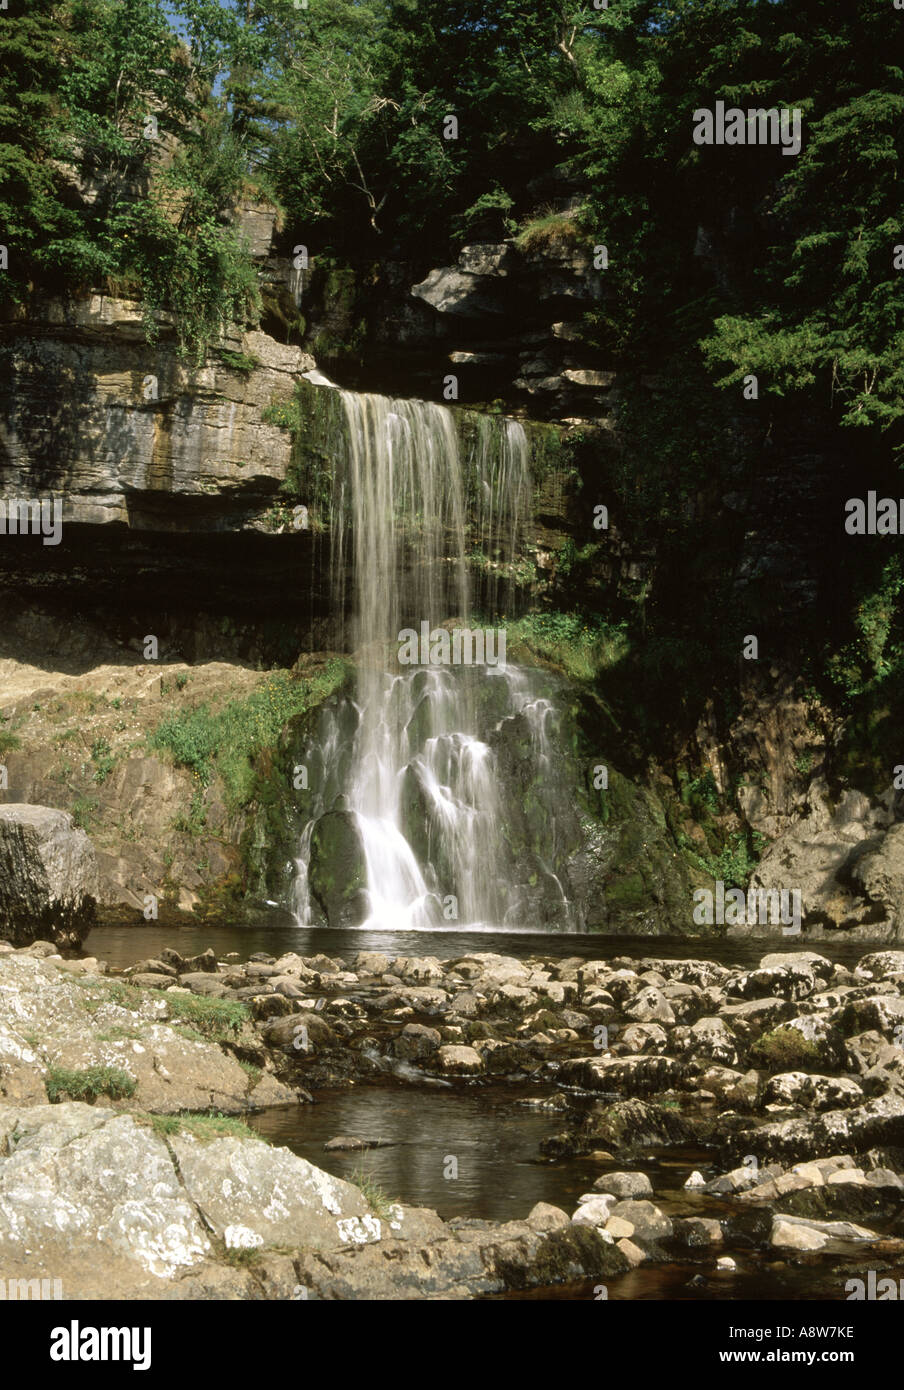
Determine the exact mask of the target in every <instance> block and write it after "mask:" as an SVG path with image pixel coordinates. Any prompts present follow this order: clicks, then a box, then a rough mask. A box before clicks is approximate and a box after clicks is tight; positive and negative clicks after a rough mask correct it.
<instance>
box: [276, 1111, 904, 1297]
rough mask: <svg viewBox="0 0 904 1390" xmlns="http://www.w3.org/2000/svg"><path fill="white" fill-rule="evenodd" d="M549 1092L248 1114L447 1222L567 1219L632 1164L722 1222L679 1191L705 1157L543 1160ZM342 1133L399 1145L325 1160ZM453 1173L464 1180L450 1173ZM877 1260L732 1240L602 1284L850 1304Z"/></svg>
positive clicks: (328, 1163)
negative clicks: (722, 1260)
mask: <svg viewBox="0 0 904 1390" xmlns="http://www.w3.org/2000/svg"><path fill="white" fill-rule="evenodd" d="M553 1094H554V1092H553V1091H551V1090H544V1089H543V1088H542V1087H536V1086H531V1085H529V1084H528V1085H526V1086H514V1085H503V1084H501V1083H498V1084H493V1085H484V1086H473V1087H471V1088H469V1089H467V1090H459V1089H456V1090H453V1089H442V1090H437V1091H433V1092H425V1091H424V1090H423V1089H414V1088H408V1087H406V1088H401V1087H394V1088H387V1087H379V1088H375V1087H369V1088H367V1089H366V1090H355V1091H342V1092H321V1093H319V1097H318V1104H316V1105H305V1106H301V1107H295V1106H291V1107H286V1106H281V1107H279V1108H274V1109H272V1110H266V1111H261V1112H259V1113H258V1114H256V1115H252V1116H249V1123H250V1124H251V1125H252V1126H253V1127H254V1128H255V1129H256V1130H257V1131H258V1132H259V1133H260V1134H262V1135H264V1136H266V1138H268V1139H269V1140H270V1141H271V1142H273V1143H276V1144H282V1145H285V1146H286V1147H287V1148H289V1149H291V1150H292V1151H293V1152H294V1153H297V1154H299V1155H300V1156H301V1157H303V1158H306V1159H308V1160H309V1162H311V1163H314V1164H316V1165H317V1166H318V1167H319V1168H324V1169H326V1171H327V1172H329V1173H333V1174H334V1175H335V1176H337V1177H341V1178H346V1179H350V1180H352V1181H360V1180H361V1178H362V1177H367V1178H368V1179H369V1180H370V1182H372V1183H373V1184H375V1185H376V1186H378V1187H379V1188H380V1189H381V1190H382V1191H383V1193H384V1194H385V1195H386V1197H388V1198H389V1199H391V1200H399V1201H402V1202H405V1203H406V1204H408V1205H411V1206H426V1207H432V1208H433V1209H434V1210H436V1211H438V1212H439V1214H440V1215H441V1216H442V1217H444V1218H445V1219H447V1220H448V1219H450V1218H452V1217H455V1216H467V1217H479V1218H482V1219H484V1220H495V1221H512V1220H519V1219H523V1218H524V1217H526V1216H527V1215H528V1213H529V1212H530V1210H531V1208H532V1207H533V1206H534V1205H535V1204H536V1203H537V1202H549V1203H551V1204H552V1205H553V1206H558V1207H561V1208H562V1209H563V1210H565V1211H566V1212H568V1213H569V1214H570V1213H571V1212H572V1211H574V1209H575V1208H576V1206H577V1205H578V1198H579V1197H580V1196H581V1194H582V1193H584V1192H589V1191H590V1190H591V1189H592V1187H593V1183H594V1181H595V1179H596V1178H598V1177H599V1176H600V1175H601V1174H602V1173H604V1172H606V1171H613V1170H619V1171H621V1170H623V1169H624V1168H625V1167H632V1168H635V1167H636V1168H639V1169H642V1171H643V1172H645V1173H646V1175H647V1177H648V1178H649V1179H650V1182H651V1184H652V1187H653V1193H654V1198H653V1200H655V1201H656V1203H657V1204H658V1205H659V1206H660V1207H661V1208H662V1209H663V1210H664V1211H666V1212H667V1213H668V1214H669V1215H670V1216H672V1217H673V1218H674V1217H677V1216H694V1215H697V1216H709V1217H715V1218H717V1219H718V1218H723V1219H724V1218H725V1217H726V1215H727V1214H728V1212H729V1210H730V1209H731V1204H730V1203H729V1202H727V1201H726V1200H724V1199H723V1200H719V1199H716V1198H711V1197H707V1196H705V1195H703V1194H700V1193H697V1192H685V1191H684V1190H683V1186H684V1182H685V1180H686V1178H687V1177H688V1175H689V1174H690V1173H691V1172H692V1171H693V1169H695V1168H699V1169H700V1170H701V1171H702V1172H703V1173H704V1175H706V1176H709V1175H710V1174H711V1173H712V1172H713V1169H712V1168H711V1167H710V1162H709V1155H707V1154H706V1153H705V1152H702V1151H700V1150H693V1149H690V1148H687V1149H683V1150H682V1149H677V1148H673V1149H669V1150H658V1151H657V1150H651V1151H649V1152H648V1153H645V1154H644V1156H643V1159H642V1161H641V1162H638V1163H631V1164H625V1163H624V1162H618V1160H617V1159H615V1160H614V1161H606V1160H603V1159H599V1158H592V1157H590V1156H589V1155H588V1156H584V1157H582V1158H570V1159H563V1160H558V1161H555V1162H550V1161H546V1160H543V1159H542V1158H541V1156H540V1154H539V1143H540V1140H541V1139H543V1138H544V1137H545V1136H546V1135H548V1134H550V1133H552V1132H553V1131H554V1130H555V1129H557V1128H558V1127H559V1126H560V1125H561V1124H562V1123H563V1117H562V1116H560V1115H557V1114H556V1113H555V1112H553V1111H550V1110H535V1109H531V1108H529V1107H527V1106H524V1105H523V1104H519V1100H520V1099H522V1098H524V1097H527V1096H536V1097H548V1096H550V1095H553ZM340 1134H341V1135H346V1136H355V1137H357V1138H361V1139H372V1140H373V1139H383V1140H390V1141H391V1145H390V1146H389V1147H386V1148H378V1149H368V1150H366V1151H363V1152H362V1151H358V1152H348V1153H342V1152H326V1151H325V1150H324V1147H323V1146H324V1144H325V1143H326V1141H327V1140H329V1139H332V1138H334V1137H335V1136H337V1135H340ZM452 1160H455V1164H453V1163H452ZM455 1172H457V1176H455V1177H453V1176H451V1174H453V1173H455ZM721 1255H730V1256H731V1257H732V1258H733V1259H734V1260H735V1261H736V1264H737V1268H736V1269H735V1270H734V1271H724V1272H723V1271H720V1270H718V1269H717V1268H716V1260H717V1258H718V1257H719V1256H721ZM875 1258H876V1257H875V1256H874V1257H873V1261H874V1260H875ZM870 1263H871V1261H870V1258H869V1256H868V1255H865V1254H864V1252H863V1250H862V1249H861V1250H859V1251H858V1250H857V1249H856V1248H855V1247H851V1246H846V1247H845V1246H841V1245H839V1246H837V1247H836V1249H835V1251H834V1253H833V1254H832V1255H831V1256H828V1255H826V1256H822V1257H808V1258H806V1259H805V1260H803V1261H802V1262H800V1263H790V1262H788V1261H786V1260H782V1259H781V1258H776V1257H774V1256H771V1255H770V1254H769V1253H768V1252H763V1251H760V1250H756V1249H753V1248H751V1247H750V1245H749V1244H745V1243H743V1242H739V1243H733V1241H732V1239H731V1237H730V1236H729V1239H728V1240H727V1241H726V1243H724V1244H722V1245H719V1246H715V1247H710V1248H708V1249H705V1250H704V1249H700V1250H696V1251H694V1250H690V1251H687V1252H686V1254H685V1256H684V1258H683V1259H682V1261H681V1262H680V1263H677V1262H676V1263H674V1264H670V1263H665V1264H656V1265H650V1266H641V1267H640V1268H639V1269H636V1270H633V1271H632V1272H631V1273H629V1274H625V1275H623V1276H621V1277H620V1278H617V1279H611V1280H609V1281H607V1285H606V1288H607V1295H608V1297H609V1298H610V1299H612V1300H623V1299H629V1300H632V1301H633V1300H638V1299H640V1300H657V1299H668V1300H670V1301H671V1300H679V1301H681V1300H687V1301H695V1300H701V1299H703V1300H716V1301H731V1300H737V1299H770V1300H771V1299H776V1300H783V1299H786V1300H794V1301H798V1300H804V1299H819V1300H827V1301H843V1300H845V1299H846V1297H847V1293H846V1290H845V1287H844V1285H845V1281H846V1279H847V1278H849V1277H850V1276H851V1275H852V1274H858V1275H861V1277H862V1269H863V1266H864V1264H866V1265H869V1264H870ZM882 1264H883V1276H884V1275H889V1276H891V1277H892V1278H895V1279H899V1278H902V1277H904V1266H899V1265H897V1264H896V1265H894V1266H892V1267H889V1268H887V1269H886V1268H885V1266H884V1262H882ZM695 1275H696V1276H697V1281H696V1282H694V1278H695ZM701 1281H702V1282H701ZM597 1292H598V1282H597V1281H586V1282H584V1283H581V1284H574V1285H570V1286H563V1287H561V1288H556V1289H541V1290H532V1291H530V1292H528V1293H525V1294H506V1295H504V1298H505V1299H506V1300H511V1299H513V1298H525V1299H530V1298H540V1299H548V1298H553V1299H560V1300H568V1301H583V1300H585V1299H594V1298H596V1297H597Z"/></svg>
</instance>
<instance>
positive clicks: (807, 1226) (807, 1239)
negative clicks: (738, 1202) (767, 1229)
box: [769, 1216, 879, 1251]
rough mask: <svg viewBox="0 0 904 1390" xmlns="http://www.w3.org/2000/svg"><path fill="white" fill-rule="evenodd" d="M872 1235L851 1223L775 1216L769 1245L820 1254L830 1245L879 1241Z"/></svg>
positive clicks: (875, 1235) (874, 1233)
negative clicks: (843, 1242) (838, 1242)
mask: <svg viewBox="0 0 904 1390" xmlns="http://www.w3.org/2000/svg"><path fill="white" fill-rule="evenodd" d="M878 1239H879V1237H878V1236H877V1234H876V1232H875V1231H870V1230H867V1228H866V1227H864V1226H857V1225H854V1223H853V1222H850V1221H811V1220H809V1219H807V1218H806V1217H802V1216H776V1217H774V1218H773V1222H772V1234H771V1236H770V1238H769V1243H770V1245H774V1246H779V1247H781V1248H783V1249H787V1250H801V1251H808V1250H822V1249H824V1248H825V1246H826V1245H828V1244H829V1242H830V1241H835V1240H840V1241H871V1240H878Z"/></svg>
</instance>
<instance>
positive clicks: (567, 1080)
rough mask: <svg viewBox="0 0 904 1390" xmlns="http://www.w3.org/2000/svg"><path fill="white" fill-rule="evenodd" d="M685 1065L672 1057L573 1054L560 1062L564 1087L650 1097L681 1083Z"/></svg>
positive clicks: (685, 1069) (684, 1073)
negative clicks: (578, 1055)
mask: <svg viewBox="0 0 904 1390" xmlns="http://www.w3.org/2000/svg"><path fill="white" fill-rule="evenodd" d="M686 1074H687V1068H686V1067H684V1066H683V1065H682V1064H681V1063H680V1062H676V1061H674V1059H673V1058H671V1057H573V1058H570V1059H569V1060H568V1061H565V1062H563V1063H562V1065H561V1068H560V1070H559V1073H558V1079H559V1081H560V1082H561V1084H562V1085H563V1086H576V1087H579V1088H580V1089H581V1090H585V1091H610V1092H616V1093H621V1094H623V1095H627V1096H650V1095H656V1094H658V1093H659V1092H660V1091H667V1090H668V1089H669V1088H670V1087H672V1086H676V1085H678V1084H680V1082H681V1081H683V1080H684V1078H685V1076H686Z"/></svg>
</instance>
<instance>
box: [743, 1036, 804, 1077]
mask: <svg viewBox="0 0 904 1390" xmlns="http://www.w3.org/2000/svg"><path fill="white" fill-rule="evenodd" d="M750 1060H751V1061H752V1062H753V1063H754V1065H755V1066H762V1067H765V1068H767V1069H768V1070H769V1071H772V1072H783V1071H811V1070H812V1069H813V1067H815V1066H817V1065H818V1064H819V1061H820V1056H819V1048H818V1047H817V1046H816V1044H815V1043H812V1042H810V1041H809V1039H807V1038H805V1037H803V1036H802V1035H801V1034H800V1033H799V1032H798V1031H797V1029H796V1028H784V1027H782V1028H773V1030H772V1032H771V1033H764V1034H763V1036H762V1037H761V1038H758V1039H757V1041H756V1042H755V1043H754V1045H753V1047H752V1048H751V1049H750Z"/></svg>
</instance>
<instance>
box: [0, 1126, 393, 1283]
mask: <svg viewBox="0 0 904 1390" xmlns="http://www.w3.org/2000/svg"><path fill="white" fill-rule="evenodd" d="M384 1228H385V1229H386V1230H387V1231H388V1229H389V1228H390V1225H389V1223H381V1222H380V1221H378V1220H377V1219H376V1218H375V1217H372V1216H370V1214H369V1212H368V1207H367V1203H366V1201H365V1199H364V1197H363V1195H362V1193H361V1191H360V1189H359V1188H357V1187H354V1186H353V1185H352V1184H350V1183H347V1182H343V1181H341V1180H340V1179H338V1178H333V1177H331V1176H330V1175H329V1174H327V1173H324V1172H321V1171H320V1170H319V1169H317V1168H314V1167H313V1166H312V1165H311V1164H310V1163H307V1162H306V1161H305V1160H304V1159H302V1158H296V1157H295V1155H294V1154H291V1153H289V1151H288V1150H287V1149H277V1148H271V1147H270V1146H269V1145H268V1144H265V1143H263V1142H262V1141H260V1140H257V1139H238V1138H235V1139H231V1138H230V1139H215V1140H213V1141H211V1142H209V1143H205V1142H203V1141H201V1140H198V1139H193V1138H190V1137H189V1136H187V1135H186V1136H175V1137H173V1138H165V1137H161V1136H158V1135H157V1134H155V1133H154V1131H153V1129H152V1128H151V1127H150V1126H149V1125H147V1124H145V1123H142V1122H141V1121H140V1120H139V1119H137V1118H136V1117H135V1116H132V1115H125V1114H114V1113H112V1112H111V1111H109V1110H102V1109H99V1108H97V1107H94V1106H89V1105H82V1104H79V1103H76V1102H72V1103H68V1104H63V1105H38V1106H31V1107H27V1108H22V1107H14V1106H6V1107H3V1106H0V1260H2V1263H3V1269H4V1273H5V1274H6V1272H7V1270H8V1271H9V1272H10V1274H11V1275H13V1276H19V1275H20V1273H26V1272H27V1274H28V1277H29V1278H31V1279H34V1278H41V1277H43V1276H47V1277H52V1278H58V1279H60V1280H61V1282H62V1296H63V1297H64V1298H67V1299H68V1298H109V1297H111V1290H114V1291H115V1296H116V1297H117V1298H143V1297H151V1298H153V1297H168V1296H172V1292H175V1293H176V1294H177V1295H178V1291H179V1290H180V1289H181V1290H182V1296H191V1294H192V1292H195V1296H197V1292H196V1289H195V1288H193V1286H192V1285H190V1284H187V1283H186V1282H185V1281H186V1278H187V1276H191V1275H193V1274H196V1275H198V1276H201V1275H202V1273H203V1274H204V1279H205V1281H206V1283H207V1284H208V1286H209V1285H210V1283H211V1281H212V1279H213V1278H214V1275H213V1274H212V1273H211V1267H212V1266H220V1265H221V1262H222V1261H223V1260H224V1257H225V1258H226V1259H227V1260H228V1252H229V1251H242V1250H245V1251H249V1250H255V1251H258V1252H263V1251H265V1250H266V1249H268V1248H272V1247H273V1246H280V1247H283V1246H292V1245H295V1244H298V1245H300V1246H303V1247H304V1248H305V1249H308V1250H336V1251H339V1250H343V1249H348V1248H349V1247H350V1246H351V1247H353V1246H355V1245H358V1244H362V1243H365V1242H367V1241H373V1240H379V1239H380V1238H381V1236H382V1234H383V1231H384ZM205 1271H206V1273H205ZM171 1291H172V1292H171ZM208 1296H209V1295H208ZM232 1296H235V1295H234V1293H233V1294H232Z"/></svg>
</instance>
